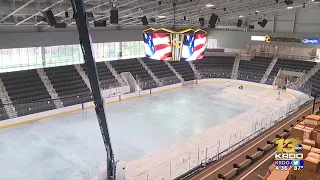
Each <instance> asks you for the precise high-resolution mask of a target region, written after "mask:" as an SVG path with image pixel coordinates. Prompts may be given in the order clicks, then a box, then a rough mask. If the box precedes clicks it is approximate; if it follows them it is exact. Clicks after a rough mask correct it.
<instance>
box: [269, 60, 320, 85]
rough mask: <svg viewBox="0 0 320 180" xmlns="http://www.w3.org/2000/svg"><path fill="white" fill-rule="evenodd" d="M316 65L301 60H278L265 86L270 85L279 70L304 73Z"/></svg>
mask: <svg viewBox="0 0 320 180" xmlns="http://www.w3.org/2000/svg"><path fill="white" fill-rule="evenodd" d="M315 65H316V63H315V62H312V61H301V60H293V59H278V61H277V63H276V64H275V66H274V67H273V69H272V71H271V73H270V75H269V76H268V79H267V81H266V84H270V85H271V84H272V83H273V81H274V78H275V77H276V76H277V74H278V72H279V70H280V69H285V70H291V71H295V72H303V71H304V70H306V72H308V71H310V69H312V68H313V67H314V66H315Z"/></svg>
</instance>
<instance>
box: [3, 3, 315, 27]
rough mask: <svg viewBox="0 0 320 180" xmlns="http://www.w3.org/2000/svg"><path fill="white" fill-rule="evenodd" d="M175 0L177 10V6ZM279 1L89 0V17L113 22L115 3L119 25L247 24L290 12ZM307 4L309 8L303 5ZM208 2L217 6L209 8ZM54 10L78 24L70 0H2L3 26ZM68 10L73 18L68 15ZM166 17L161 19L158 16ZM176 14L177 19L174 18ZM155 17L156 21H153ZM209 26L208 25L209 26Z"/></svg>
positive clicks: (38, 20) (298, 6) (35, 22)
mask: <svg viewBox="0 0 320 180" xmlns="http://www.w3.org/2000/svg"><path fill="white" fill-rule="evenodd" d="M173 1H175V3H176V6H175V13H174V10H173V9H174V8H173ZM283 1H284V0H279V2H278V3H276V1H275V0H113V1H112V2H111V0H107V1H106V0H85V1H84V2H85V5H86V9H87V11H91V12H93V14H94V18H92V19H90V20H89V23H91V24H93V21H94V20H106V21H107V23H109V15H110V9H111V8H112V5H113V4H115V6H116V7H117V8H118V10H119V26H137V25H142V22H141V20H140V17H142V16H147V18H148V19H149V24H150V25H157V26H172V25H173V24H175V25H177V26H190V27H198V26H199V25H200V24H199V18H200V17H203V18H205V23H206V24H208V20H209V19H210V16H211V14H212V13H215V14H217V15H218V16H219V21H218V22H217V26H235V24H236V22H237V20H238V19H239V18H241V19H242V20H243V21H244V22H245V24H249V23H251V22H254V21H258V20H261V19H263V18H264V17H266V16H270V15H278V14H283V13H289V10H287V5H286V4H285V3H284V2H283ZM304 3H305V8H303V4H304ZM207 4H212V5H214V6H212V7H207V6H206V5H207ZM292 6H293V7H294V10H295V11H296V10H308V9H312V8H315V7H317V8H318V7H319V3H317V2H313V1H311V0H294V3H293V5H292ZM48 9H51V10H52V12H53V14H54V16H55V17H56V19H57V21H58V22H65V23H67V24H68V25H69V26H72V25H74V24H75V23H74V20H73V18H72V8H71V4H70V1H69V0H8V1H4V0H2V1H1V0H0V25H11V26H23V25H24V26H25V25H27V26H43V29H47V28H49V27H50V26H48V24H47V23H46V22H44V21H42V20H43V18H42V12H43V11H45V10H48ZM65 12H68V14H69V17H65ZM160 15H161V16H165V18H160V17H158V16H160ZM174 17H175V18H174ZM151 18H154V19H155V22H152V23H151V22H150V19H151ZM206 26H207V25H206Z"/></svg>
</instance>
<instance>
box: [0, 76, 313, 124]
mask: <svg viewBox="0 0 320 180" xmlns="http://www.w3.org/2000/svg"><path fill="white" fill-rule="evenodd" d="M226 82H227V83H230V84H231V85H239V86H240V85H243V86H253V87H258V88H264V89H273V86H272V85H267V84H260V83H253V82H247V81H241V80H233V79H219V78H216V79H201V80H197V81H196V82H195V84H225V83H226ZM179 87H182V83H178V84H173V85H168V86H163V87H158V88H154V89H148V90H144V91H137V92H134V93H128V94H123V95H116V96H113V97H106V96H104V101H105V104H109V103H115V102H119V101H123V100H127V99H132V98H139V97H142V96H148V95H151V94H153V93H158V92H163V91H168V90H172V89H176V88H179ZM287 92H289V93H291V94H293V95H295V96H301V95H305V94H304V93H302V92H299V91H296V90H292V89H287ZM102 94H103V93H102ZM305 96H307V95H305ZM90 108H94V103H93V102H88V103H84V104H78V105H73V106H68V107H64V108H60V109H54V110H50V111H45V112H40V113H36V114H30V115H26V116H22V117H17V118H14V119H8V120H3V121H0V129H1V128H7V127H11V126H16V125H20V124H25V123H29V122H34V121H38V120H42V119H47V118H50V117H54V116H59V115H63V114H68V113H73V112H78V111H81V110H83V109H90Z"/></svg>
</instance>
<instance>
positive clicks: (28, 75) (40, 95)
mask: <svg viewBox="0 0 320 180" xmlns="http://www.w3.org/2000/svg"><path fill="white" fill-rule="evenodd" d="M0 78H1V80H2V82H3V84H4V86H5V88H6V90H7V92H8V95H9V96H10V99H11V101H12V103H13V105H14V107H15V109H16V111H17V114H18V116H24V115H27V114H33V113H37V112H42V111H46V110H51V109H54V108H56V106H55V105H54V103H53V101H52V100H51V97H50V95H49V93H48V91H47V89H46V87H45V86H44V84H43V82H42V80H41V78H40V77H39V74H38V73H37V71H36V70H35V69H34V70H26V71H17V72H9V73H2V74H0Z"/></svg>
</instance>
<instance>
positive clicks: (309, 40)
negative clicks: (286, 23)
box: [302, 38, 320, 44]
mask: <svg viewBox="0 0 320 180" xmlns="http://www.w3.org/2000/svg"><path fill="white" fill-rule="evenodd" d="M302 44H320V39H318V38H302Z"/></svg>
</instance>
